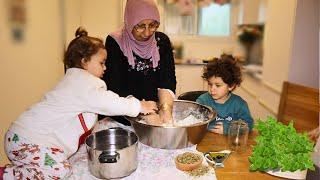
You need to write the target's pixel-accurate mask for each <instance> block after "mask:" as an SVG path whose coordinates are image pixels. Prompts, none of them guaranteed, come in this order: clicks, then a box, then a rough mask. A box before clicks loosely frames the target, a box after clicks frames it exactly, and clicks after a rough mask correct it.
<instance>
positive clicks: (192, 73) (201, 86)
mask: <svg viewBox="0 0 320 180" xmlns="http://www.w3.org/2000/svg"><path fill="white" fill-rule="evenodd" d="M204 66H205V64H176V66H175V67H176V79H177V88H176V95H177V96H179V95H180V94H182V93H184V92H188V91H203V90H207V82H206V81H204V80H203V79H202V77H201V76H202V73H203V67H204Z"/></svg>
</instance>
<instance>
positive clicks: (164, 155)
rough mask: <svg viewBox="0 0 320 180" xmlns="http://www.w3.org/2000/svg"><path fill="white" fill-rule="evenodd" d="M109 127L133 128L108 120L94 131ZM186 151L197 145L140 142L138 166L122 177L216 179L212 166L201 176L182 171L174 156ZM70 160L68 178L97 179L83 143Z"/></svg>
mask: <svg viewBox="0 0 320 180" xmlns="http://www.w3.org/2000/svg"><path fill="white" fill-rule="evenodd" d="M109 127H122V128H125V129H128V130H133V129H132V128H131V127H127V126H122V125H121V124H118V123H115V122H110V121H108V125H106V121H105V122H102V121H100V122H99V123H98V124H97V125H96V126H95V128H94V131H99V130H101V129H106V128H109ZM184 152H197V153H200V152H198V151H197V150H196V146H192V147H188V148H184V149H176V150H166V149H158V148H152V147H149V146H146V145H144V144H142V143H140V142H139V143H138V167H137V170H136V171H134V172H133V173H132V174H131V175H129V176H127V177H125V178H122V179H124V180H141V179H152V180H157V179H159V180H160V179H166V178H167V179H175V180H180V179H181V180H186V179H199V180H207V179H208V180H209V179H210V180H215V179H216V175H215V171H214V169H213V168H211V167H210V171H209V172H208V173H207V174H205V175H203V176H200V177H192V176H190V175H188V174H187V173H186V172H183V171H180V170H178V169H177V168H176V167H175V164H174V157H176V156H177V155H178V154H181V153H184ZM70 162H71V164H72V167H73V174H72V175H71V176H70V177H69V178H68V179H71V180H90V179H93V180H94V179H97V178H95V177H94V176H92V175H91V174H90V172H89V168H88V159H87V152H86V148H85V146H84V145H82V146H81V147H80V148H79V150H78V152H77V153H76V154H75V155H74V156H72V157H71V158H70ZM203 164H204V165H207V163H206V161H205V160H204V161H203Z"/></svg>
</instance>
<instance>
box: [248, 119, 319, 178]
mask: <svg viewBox="0 0 320 180" xmlns="http://www.w3.org/2000/svg"><path fill="white" fill-rule="evenodd" d="M255 129H257V130H258V132H259V135H258V136H257V137H256V139H255V141H256V145H255V146H254V147H253V152H252V155H251V156H250V157H249V161H250V162H251V165H250V170H251V171H266V172H267V173H269V174H273V175H276V176H281V177H286V178H294V179H304V178H305V177H306V171H307V169H310V170H314V166H313V162H312V159H311V153H312V152H313V143H312V142H311V141H310V140H309V139H308V136H307V134H306V133H304V134H299V133H297V132H296V130H295V128H294V127H293V123H292V122H291V123H290V124H289V125H284V124H282V123H280V122H278V121H277V120H276V119H274V118H272V117H268V118H267V119H266V120H265V121H261V120H259V121H258V122H257V123H256V125H255Z"/></svg>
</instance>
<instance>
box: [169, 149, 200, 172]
mask: <svg viewBox="0 0 320 180" xmlns="http://www.w3.org/2000/svg"><path fill="white" fill-rule="evenodd" d="M174 162H175V164H176V167H177V169H179V170H181V171H192V170H194V169H196V168H198V167H200V166H201V164H202V155H200V154H197V153H193V152H185V153H183V154H179V155H178V156H176V157H175V158H174Z"/></svg>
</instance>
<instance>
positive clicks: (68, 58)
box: [63, 27, 105, 68]
mask: <svg viewBox="0 0 320 180" xmlns="http://www.w3.org/2000/svg"><path fill="white" fill-rule="evenodd" d="M75 36H76V37H75V38H74V39H73V40H72V41H71V42H70V44H69V46H68V48H67V50H66V52H65V54H64V59H63V63H64V65H65V66H66V68H73V67H77V68H82V65H81V59H84V60H85V61H86V62H87V61H89V60H90V58H91V56H92V55H94V54H96V53H97V52H98V51H99V49H100V48H102V49H105V47H104V45H103V41H102V40H101V39H99V38H95V37H90V36H88V32H87V31H86V30H85V29H84V28H83V27H79V28H78V29H77V30H76V33H75Z"/></svg>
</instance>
